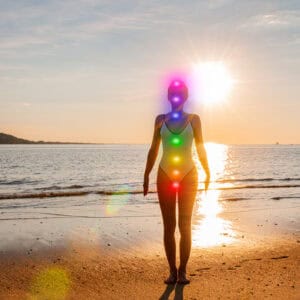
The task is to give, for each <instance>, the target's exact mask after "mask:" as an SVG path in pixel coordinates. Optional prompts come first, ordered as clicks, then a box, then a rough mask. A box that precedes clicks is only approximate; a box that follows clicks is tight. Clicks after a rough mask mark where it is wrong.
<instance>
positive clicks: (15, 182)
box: [0, 179, 39, 185]
mask: <svg viewBox="0 0 300 300" xmlns="http://www.w3.org/2000/svg"><path fill="white" fill-rule="evenodd" d="M38 182H39V181H38V180H28V179H19V180H11V181H7V180H0V185H18V184H25V183H26V184H32V183H38Z"/></svg>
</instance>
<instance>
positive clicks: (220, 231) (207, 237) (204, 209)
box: [193, 143, 235, 247]
mask: <svg viewBox="0 0 300 300" xmlns="http://www.w3.org/2000/svg"><path fill="white" fill-rule="evenodd" d="M205 148H206V151H207V156H208V161H209V166H210V171H211V184H210V187H209V190H208V191H207V192H202V194H201V195H199V197H198V199H197V203H196V213H195V216H194V224H193V246H202V247H203V246H204V247H205V246H206V247H209V246H215V245H220V244H228V243H231V242H233V240H234V236H235V232H234V231H233V230H232V227H231V222H230V221H228V220H225V219H223V218H221V217H219V216H218V215H219V214H220V213H221V212H222V210H223V207H222V204H221V203H220V202H219V201H218V200H219V197H220V193H221V192H222V191H220V190H216V189H215V188H216V184H215V181H216V180H218V179H222V177H224V175H225V174H226V165H227V163H228V146H226V145H220V144H213V143H209V144H205ZM199 167H200V166H199ZM200 168H201V167H200ZM201 172H202V170H201V169H200V170H199V173H200V174H201Z"/></svg>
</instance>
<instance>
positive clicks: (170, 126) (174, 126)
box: [144, 80, 210, 284]
mask: <svg viewBox="0 0 300 300" xmlns="http://www.w3.org/2000/svg"><path fill="white" fill-rule="evenodd" d="M187 98H188V88H187V86H186V85H185V83H184V82H183V81H182V80H173V81H172V82H171V84H170V86H169V88H168V100H169V102H170V104H171V107H172V110H171V112H169V113H167V114H165V115H158V116H157V117H156V120H155V127H154V134H153V140H152V144H151V147H150V150H149V152H148V158H147V164H146V169H145V174H144V195H147V193H148V186H149V174H150V172H151V170H152V168H153V166H154V163H155V160H156V157H157V154H158V150H159V145H160V141H162V144H163V155H162V158H161V161H160V164H159V168H158V172H157V180H156V186H157V193H158V199H159V204H160V208H161V213H162V218H163V223H164V246H165V251H166V256H167V259H168V263H169V267H170V276H169V277H168V278H167V279H166V280H165V283H167V284H173V283H176V282H177V283H181V284H186V283H189V280H188V279H187V278H186V265H187V262H188V259H189V256H190V251H191V242H192V239H191V217H192V211H193V205H194V202H195V198H196V193H197V188H198V174H197V170H196V166H195V163H194V161H193V159H192V142H193V140H194V141H195V146H196V150H197V154H198V158H199V160H200V162H201V164H202V167H203V168H204V170H205V173H206V180H205V189H207V188H208V185H209V180H210V171H209V167H208V163H207V157H206V151H205V148H204V144H203V138H202V129H201V121H200V118H199V116H198V115H196V114H189V113H186V112H185V111H184V110H183V106H184V103H185V102H186V100H187ZM176 196H178V226H179V231H180V265H179V268H178V269H177V267H176V242H175V228H176Z"/></svg>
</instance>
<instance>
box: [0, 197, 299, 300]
mask: <svg viewBox="0 0 300 300" xmlns="http://www.w3.org/2000/svg"><path fill="white" fill-rule="evenodd" d="M53 201H54V200H53V199H51V203H53ZM74 201H75V199H74ZM79 201H81V200H80V199H79V198H78V202H79ZM293 201H294V200H293ZM3 203H4V202H3ZM57 203H58V204H60V203H61V202H57ZM76 203H77V202H76ZM216 203H217V202H216ZM216 203H215V204H216ZM4 204H5V203H4ZM25 204H26V203H24V204H23V202H20V201H19V202H18V205H19V207H11V208H10V207H8V206H7V208H4V209H3V210H2V212H1V228H0V236H1V240H0V299H5V300H6V299H32V300H33V299H143V300H144V299H299V298H300V289H299V283H300V275H299V269H300V235H299V218H298V215H299V214H298V212H297V211H298V208H297V206H296V205H297V203H290V204H289V205H287V202H280V201H279V202H278V201H277V202H267V204H266V205H265V206H261V207H260V208H259V209H258V208H257V205H256V204H255V203H254V202H253V201H252V202H250V201H249V202H246V201H243V202H242V201H241V202H240V203H238V202H236V201H234V202H232V201H229V202H227V203H223V204H222V205H223V209H222V211H221V212H220V213H217V211H218V210H216V213H214V214H211V212H212V211H213V210H212V209H209V210H208V211H209V212H210V213H209V214H208V215H206V216H205V215H201V214H196V213H195V214H194V216H193V249H192V253H191V258H190V261H189V264H188V270H187V271H188V272H187V275H188V276H189V278H190V279H191V283H190V284H189V285H187V286H179V285H174V286H166V285H165V284H164V283H163V280H164V279H165V278H166V276H167V275H168V268H167V261H166V258H165V254H164V249H163V245H162V224H161V216H160V212H159V207H158V204H157V203H156V202H153V203H151V202H149V203H145V204H143V205H127V206H124V207H123V208H122V209H121V210H119V211H118V212H117V213H116V214H115V215H114V216H112V215H111V216H109V215H107V213H105V206H104V205H99V204H97V205H94V204H93V203H92V202H91V204H90V205H84V206H75V205H74V206H73V207H68V206H66V207H61V205H59V206H57V207H51V208H49V207H44V208H43V207H42V206H37V207H34V208H33V207H26V206H25ZM211 204H213V205H214V203H213V202H208V205H211ZM9 205H11V204H9ZM218 205H221V204H220V203H218ZM14 206H16V205H14ZM43 206H46V205H45V204H44V203H43ZM197 209H198V208H197V207H195V211H196V210H197ZM177 243H178V231H177ZM177 256H178V255H177Z"/></svg>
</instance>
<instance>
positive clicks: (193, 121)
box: [190, 114, 201, 128]
mask: <svg viewBox="0 0 300 300" xmlns="http://www.w3.org/2000/svg"><path fill="white" fill-rule="evenodd" d="M190 120H191V125H192V127H193V128H198V127H200V126H201V120H200V116H199V115H197V114H190Z"/></svg>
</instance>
